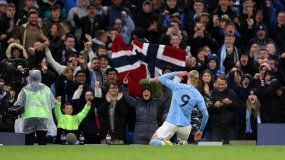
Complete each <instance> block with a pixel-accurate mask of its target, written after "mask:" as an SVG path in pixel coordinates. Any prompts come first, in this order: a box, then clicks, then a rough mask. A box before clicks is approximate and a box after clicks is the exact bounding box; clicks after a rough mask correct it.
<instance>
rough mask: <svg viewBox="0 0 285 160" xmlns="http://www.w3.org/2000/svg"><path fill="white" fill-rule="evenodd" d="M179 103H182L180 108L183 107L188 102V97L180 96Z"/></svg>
mask: <svg viewBox="0 0 285 160" xmlns="http://www.w3.org/2000/svg"><path fill="white" fill-rule="evenodd" d="M181 101H182V102H183V103H182V104H180V105H179V106H180V107H184V106H185V105H186V104H187V103H189V101H190V96H189V95H186V94H184V95H183V96H181Z"/></svg>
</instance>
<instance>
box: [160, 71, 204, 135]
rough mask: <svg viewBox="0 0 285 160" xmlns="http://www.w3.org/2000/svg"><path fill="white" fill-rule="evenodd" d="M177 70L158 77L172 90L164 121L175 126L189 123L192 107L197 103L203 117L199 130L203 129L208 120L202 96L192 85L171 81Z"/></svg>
mask: <svg viewBox="0 0 285 160" xmlns="http://www.w3.org/2000/svg"><path fill="white" fill-rule="evenodd" d="M177 75H178V72H172V73H168V74H165V75H162V76H160V77H159V81H160V82H161V83H162V84H163V85H165V86H166V87H168V88H170V89H171V90H172V100H171V104H170V109H169V112H168V115H167V119H166V122H168V123H171V124H174V125H177V126H189V125H191V113H192V109H193V108H194V107H195V106H196V105H197V106H198V108H199V110H200V111H201V112H202V115H203V119H202V123H201V126H200V130H202V131H203V130H204V128H205V126H206V123H207V121H208V117H209V115H208V111H207V108H206V104H205V101H204V98H203V96H202V95H201V94H200V92H199V91H198V90H197V89H196V88H195V87H194V86H192V85H187V84H182V83H179V82H176V81H173V80H172V79H173V77H174V76H177Z"/></svg>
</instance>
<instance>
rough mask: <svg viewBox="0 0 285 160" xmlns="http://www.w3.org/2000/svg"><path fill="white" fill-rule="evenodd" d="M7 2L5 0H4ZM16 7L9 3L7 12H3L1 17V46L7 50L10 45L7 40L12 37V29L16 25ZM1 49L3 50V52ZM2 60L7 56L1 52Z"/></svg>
mask: <svg viewBox="0 0 285 160" xmlns="http://www.w3.org/2000/svg"><path fill="white" fill-rule="evenodd" d="M4 3H5V1H4ZM15 13H16V7H15V4H13V3H9V4H8V5H7V10H6V13H5V14H2V16H1V17H0V43H1V45H0V47H1V50H2V51H5V50H6V49H7V47H8V43H7V40H8V39H9V38H11V36H12V31H13V29H14V27H15V26H16V20H17V19H16V16H15ZM2 51H1V52H2ZM1 52H0V54H1V56H0V60H3V59H4V58H5V57H4V56H3V55H4V54H3V53H1Z"/></svg>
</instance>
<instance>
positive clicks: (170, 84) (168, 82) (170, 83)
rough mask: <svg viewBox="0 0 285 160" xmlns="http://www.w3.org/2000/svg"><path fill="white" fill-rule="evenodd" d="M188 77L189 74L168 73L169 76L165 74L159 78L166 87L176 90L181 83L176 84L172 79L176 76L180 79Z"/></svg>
mask: <svg viewBox="0 0 285 160" xmlns="http://www.w3.org/2000/svg"><path fill="white" fill-rule="evenodd" d="M185 75H187V72H183V71H181V72H172V73H167V74H164V75H162V76H159V78H158V80H159V81H160V82H161V83H162V84H163V85H165V86H166V87H168V88H170V89H172V90H173V89H175V87H176V86H177V84H179V82H175V81H173V80H172V79H173V78H174V77H175V76H179V77H183V76H185Z"/></svg>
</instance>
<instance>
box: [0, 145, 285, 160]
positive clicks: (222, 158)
mask: <svg viewBox="0 0 285 160" xmlns="http://www.w3.org/2000/svg"><path fill="white" fill-rule="evenodd" d="M10 159H11V160H73V159H74V160H89V159H90V160H184V159H185V160H202V159H211V160H247V159H248V160H285V146H163V147H154V146H147V145H146V146H143V145H142V146H139V145H137V146H136V145H131V146H106V145H85V146H60V145H48V146H0V160H10Z"/></svg>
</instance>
